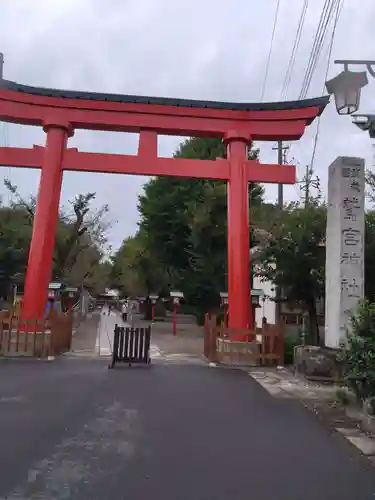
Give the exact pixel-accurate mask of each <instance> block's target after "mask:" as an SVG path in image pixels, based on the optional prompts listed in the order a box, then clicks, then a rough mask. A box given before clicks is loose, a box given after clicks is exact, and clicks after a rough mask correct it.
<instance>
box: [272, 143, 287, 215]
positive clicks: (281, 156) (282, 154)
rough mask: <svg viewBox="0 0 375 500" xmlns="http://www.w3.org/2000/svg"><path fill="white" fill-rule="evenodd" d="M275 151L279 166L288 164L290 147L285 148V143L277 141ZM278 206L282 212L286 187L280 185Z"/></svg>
mask: <svg viewBox="0 0 375 500" xmlns="http://www.w3.org/2000/svg"><path fill="white" fill-rule="evenodd" d="M272 149H273V150H274V151H275V150H277V162H278V164H279V165H283V164H284V163H286V152H287V151H288V149H289V146H283V141H277V147H275V148H272ZM277 188H278V189H277V206H278V207H279V209H280V210H281V209H282V208H283V205H284V185H283V184H278V186H277Z"/></svg>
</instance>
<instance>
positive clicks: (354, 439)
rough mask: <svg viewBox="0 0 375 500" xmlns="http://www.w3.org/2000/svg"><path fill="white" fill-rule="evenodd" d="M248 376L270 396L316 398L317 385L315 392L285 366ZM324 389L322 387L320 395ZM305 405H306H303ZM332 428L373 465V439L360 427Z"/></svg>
mask: <svg viewBox="0 0 375 500" xmlns="http://www.w3.org/2000/svg"><path fill="white" fill-rule="evenodd" d="M249 376H250V377H251V378H252V379H253V380H255V382H257V383H258V384H259V385H260V386H262V387H263V389H264V390H265V391H267V392H268V394H270V395H271V396H272V397H276V398H290V399H296V400H299V401H300V402H301V403H302V402H303V401H302V394H303V397H304V398H305V400H306V399H312V400H313V399H314V395H315V399H318V397H317V393H319V386H316V389H317V393H315V394H314V393H313V391H312V388H313V387H314V384H312V383H311V382H306V383H304V382H303V381H302V380H300V379H298V378H296V377H294V376H293V375H292V374H291V373H290V372H288V371H287V370H286V369H285V368H278V369H277V370H275V371H263V372H262V371H260V370H257V371H255V372H249ZM323 394H324V389H322V395H323ZM304 406H305V407H307V406H306V405H304ZM334 430H335V431H336V432H337V433H338V434H340V435H341V436H342V437H344V438H345V439H346V440H347V441H348V442H349V443H350V444H351V445H352V446H354V447H355V448H357V450H359V451H360V453H361V454H362V455H364V456H365V457H366V458H367V459H368V460H369V461H370V462H371V464H372V465H374V466H375V439H374V438H373V437H370V436H369V435H367V434H366V433H365V432H363V431H362V430H361V429H360V428H347V427H334Z"/></svg>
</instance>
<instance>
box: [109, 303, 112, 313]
mask: <svg viewBox="0 0 375 500" xmlns="http://www.w3.org/2000/svg"><path fill="white" fill-rule="evenodd" d="M111 310H112V304H111V303H110V302H108V316H109V315H110V314H111Z"/></svg>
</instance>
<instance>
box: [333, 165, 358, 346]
mask: <svg viewBox="0 0 375 500" xmlns="http://www.w3.org/2000/svg"><path fill="white" fill-rule="evenodd" d="M364 240H365V162H364V160H363V159H362V158H351V157H338V158H337V159H336V160H335V161H334V162H333V163H332V164H331V165H330V167H329V171H328V211H327V237H326V298H325V300H326V307H325V311H326V313H325V317H326V319H325V344H326V346H327V347H331V348H339V347H340V346H342V345H345V344H346V339H347V332H348V331H349V330H350V316H351V314H352V312H353V311H354V310H355V308H356V307H357V306H358V302H359V301H360V300H361V299H363V297H364Z"/></svg>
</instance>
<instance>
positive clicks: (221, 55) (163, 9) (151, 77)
mask: <svg viewBox="0 0 375 500" xmlns="http://www.w3.org/2000/svg"><path fill="white" fill-rule="evenodd" d="M310 4H312V5H310V7H309V12H308V14H307V18H306V25H305V30H304V32H303V37H302V40H301V45H300V50H299V52H298V55H297V60H296V66H295V71H294V73H293V80H292V83H291V86H290V92H289V95H288V98H290V99H295V98H297V97H298V94H299V91H300V88H301V84H302V79H303V74H304V71H305V69H306V65H307V61H308V57H309V53H310V50H311V46H312V41H313V37H314V33H315V30H316V27H317V23H318V19H319V15H320V11H321V9H322V5H323V0H314V2H310ZM360 4H361V5H360V7H359V4H358V2H357V1H356V2H355V1H354V0H346V2H345V6H344V9H343V12H342V16H341V19H340V24H339V27H338V30H337V35H336V42H335V45H334V50H333V58H372V57H373V58H375V56H374V54H375V39H374V37H373V26H374V22H375V4H374V2H373V0H361V3H360ZM254 5H256V7H254ZM275 6H276V2H275V0H263V1H262V2H256V3H255V2H249V1H248V0H237V1H236V2H235V3H233V2H232V3H228V2H224V1H222V0H205V1H202V0H200V1H198V0H190V2H176V1H173V0H158V1H157V2H156V1H154V0H134V1H133V0H108V1H107V2H105V3H104V2H102V1H101V0H80V1H79V2H77V1H75V0H64V1H62V0H61V1H58V0H55V1H51V0H34V1H33V2H29V1H28V0H2V2H1V6H0V17H1V19H2V31H1V34H0V50H2V51H3V52H4V53H5V68H4V69H5V76H6V78H9V79H12V80H16V81H19V82H20V83H25V84H30V85H40V86H51V87H60V88H69V89H82V90H93V91H104V92H123V93H129V94H141V95H142V94H143V95H163V96H176V97H186V98H201V99H213V100H214V99H217V100H231V101H258V100H259V99H260V95H261V89H262V83H263V77H264V71H265V64H266V58H267V54H268V48H269V40H270V35H271V30H272V22H273V16H274V9H275ZM300 9H301V2H300V1H299V0H288V1H282V2H281V9H280V15H279V23H278V27H277V32H276V37H275V43H274V50H273V54H272V60H271V67H270V71H269V78H268V81H267V86H266V92H265V100H279V99H280V93H281V87H282V82H283V79H284V75H285V71H286V67H287V63H288V60H289V56H290V53H291V49H292V45H293V40H294V34H295V30H296V27H297V22H298V17H299V12H300ZM323 59H324V58H323ZM339 69H340V68H338V67H333V66H332V67H331V70H330V76H333V75H334V74H335V73H336V72H338V71H339ZM324 74H325V60H322V62H321V63H320V64H319V66H318V68H317V70H316V73H315V76H314V79H313V81H312V85H311V88H310V90H309V96H316V95H320V93H321V91H322V88H323V83H324ZM370 83H372V85H371V86H370V85H369V86H368V87H367V88H366V89H365V90H364V92H363V99H362V109H363V111H364V112H366V111H371V110H374V100H373V96H374V93H375V92H374V90H375V82H374V81H372V82H370ZM315 127H316V125H313V126H311V127H310V128H309V130H308V131H307V133H306V134H305V136H304V138H303V139H302V140H301V141H299V142H298V143H296V144H294V145H293V147H292V149H291V151H290V155H289V158H292V157H293V156H294V157H295V158H296V159H297V160H298V161H299V164H300V167H299V173H300V174H301V175H302V173H303V169H304V167H305V165H306V164H307V163H309V162H310V160H311V152H312V145H313V140H314V135H315V130H316V128H315ZM1 142H2V143H4V142H7V143H9V144H11V145H18V146H31V145H32V144H34V143H38V144H43V142H44V134H43V132H42V131H40V130H38V129H35V128H31V127H30V128H28V127H21V126H16V125H7V126H6V132H5V133H2V130H1V128H0V143H1ZM178 143H179V139H178V138H174V137H168V138H166V137H162V138H160V141H159V152H160V154H162V155H165V156H167V155H170V154H171V153H172V152H173V150H174V149H175V148H176V147H177V145H178ZM70 145H71V146H76V147H79V149H81V150H84V151H104V152H116V153H128V154H132V153H135V151H136V148H137V137H136V136H135V135H131V134H129V135H128V134H115V133H113V134H110V133H100V132H88V131H78V132H77V133H76V135H75V136H74V137H73V138H72V139H71V140H70ZM272 146H274V144H265V143H262V144H260V147H261V160H262V161H263V162H274V161H276V152H275V151H273V150H272ZM338 155H357V156H363V157H364V158H366V161H367V164H368V165H370V164H371V163H372V160H373V158H372V157H373V154H372V148H371V143H370V139H369V138H368V136H367V135H366V134H364V133H362V132H360V131H359V130H358V131H357V129H356V128H355V127H354V126H353V125H352V124H351V120H350V118H342V117H338V116H337V114H336V113H335V110H334V107H333V105H330V106H329V108H328V109H327V110H326V112H325V113H324V115H323V117H322V120H321V127H320V139H319V143H318V148H317V154H316V158H315V167H316V171H317V173H318V175H319V176H320V177H321V179H322V184H323V186H325V185H326V182H327V178H326V172H327V169H328V165H329V164H330V163H331V161H333V160H334V159H335V157H336V156H338ZM9 175H10V176H11V179H12V181H13V182H15V183H16V184H18V185H19V187H20V189H21V191H22V193H23V194H24V195H27V193H29V192H35V191H36V189H37V184H38V173H37V172H30V171H24V170H16V169H11V170H10V171H9V170H8V169H2V170H1V172H0V181H1V179H2V178H3V177H5V176H9ZM144 181H145V179H144V178H140V177H138V178H137V177H132V176H109V175H108V176H103V175H99V174H96V175H89V174H78V173H75V174H73V173H66V174H65V176H64V186H63V195H62V204H66V202H67V200H68V199H69V198H71V197H72V196H74V194H75V193H77V192H84V191H88V190H92V191H96V192H97V203H98V205H100V204H102V203H109V204H110V208H111V212H112V215H113V218H114V219H115V220H117V221H118V223H117V224H116V226H115V227H114V229H113V230H112V232H111V241H112V243H113V245H114V246H118V245H119V244H120V242H121V240H122V239H123V237H124V236H126V235H129V234H132V233H134V231H135V229H136V222H137V217H138V215H137V209H136V202H137V195H138V193H139V192H140V190H141V188H142V184H143V182H144ZM3 191H4V190H3V188H2V187H0V193H1V192H3ZM297 191H298V190H297V188H296V187H295V186H293V187H288V188H286V190H285V193H286V197H287V198H289V199H291V198H295V197H296V195H297ZM275 194H276V187H275V186H269V187H268V188H267V196H269V198H270V199H273V198H274V197H275Z"/></svg>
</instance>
